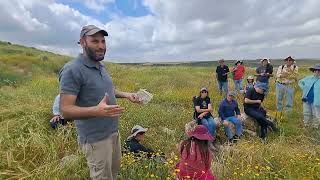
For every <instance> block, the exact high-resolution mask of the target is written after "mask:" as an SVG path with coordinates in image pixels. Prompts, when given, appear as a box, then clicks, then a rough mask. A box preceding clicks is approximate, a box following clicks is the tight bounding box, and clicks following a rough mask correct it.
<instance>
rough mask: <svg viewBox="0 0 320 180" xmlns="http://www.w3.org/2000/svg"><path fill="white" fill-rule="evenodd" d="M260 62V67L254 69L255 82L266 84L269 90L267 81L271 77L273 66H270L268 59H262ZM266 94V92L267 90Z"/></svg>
mask: <svg viewBox="0 0 320 180" xmlns="http://www.w3.org/2000/svg"><path fill="white" fill-rule="evenodd" d="M260 62H261V65H260V66H259V67H257V69H256V74H255V76H256V77H257V78H256V82H261V83H266V84H267V85H268V89H269V79H270V78H271V77H272V76H273V75H272V73H273V66H272V65H271V64H270V60H269V59H268V58H262V59H261V60H260ZM266 92H268V90H267V91H266Z"/></svg>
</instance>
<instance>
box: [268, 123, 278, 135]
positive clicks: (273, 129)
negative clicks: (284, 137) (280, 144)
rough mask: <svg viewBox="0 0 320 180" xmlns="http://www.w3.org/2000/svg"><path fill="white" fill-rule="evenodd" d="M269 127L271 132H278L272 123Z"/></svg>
mask: <svg viewBox="0 0 320 180" xmlns="http://www.w3.org/2000/svg"><path fill="white" fill-rule="evenodd" d="M269 127H271V130H272V131H273V132H276V133H277V132H279V129H278V128H277V127H276V125H274V123H272V124H271V125H270V126H269Z"/></svg>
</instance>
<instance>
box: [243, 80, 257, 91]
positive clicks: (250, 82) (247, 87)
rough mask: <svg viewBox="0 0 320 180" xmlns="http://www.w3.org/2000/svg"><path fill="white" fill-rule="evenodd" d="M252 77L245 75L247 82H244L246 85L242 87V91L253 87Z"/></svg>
mask: <svg viewBox="0 0 320 180" xmlns="http://www.w3.org/2000/svg"><path fill="white" fill-rule="evenodd" d="M254 84H255V82H254V77H253V76H248V77H247V84H246V87H245V89H244V93H246V92H247V91H248V90H249V89H250V88H253V87H254Z"/></svg>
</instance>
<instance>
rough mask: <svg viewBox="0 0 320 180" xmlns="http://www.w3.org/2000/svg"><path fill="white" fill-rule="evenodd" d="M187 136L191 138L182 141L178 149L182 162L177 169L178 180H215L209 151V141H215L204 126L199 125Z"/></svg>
mask: <svg viewBox="0 0 320 180" xmlns="http://www.w3.org/2000/svg"><path fill="white" fill-rule="evenodd" d="M187 135H188V137H189V138H188V139H187V140H184V141H182V142H181V143H180V147H179V149H178V150H179V152H178V153H179V155H180V161H179V163H178V164H177V165H176V169H175V171H176V172H177V177H178V179H179V180H182V179H194V180H214V176H213V174H212V172H211V161H212V152H211V151H210V149H209V141H213V137H212V136H211V135H210V134H209V132H208V129H207V128H206V127H205V126H203V125H197V126H196V127H195V129H194V130H193V131H191V132H188V133H187Z"/></svg>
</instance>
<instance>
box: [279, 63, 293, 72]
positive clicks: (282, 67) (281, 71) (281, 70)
mask: <svg viewBox="0 0 320 180" xmlns="http://www.w3.org/2000/svg"><path fill="white" fill-rule="evenodd" d="M284 66H285V65H282V66H281V73H282V71H283V68H284ZM296 67H297V66H296V65H295V64H294V65H293V70H295V69H296Z"/></svg>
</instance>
